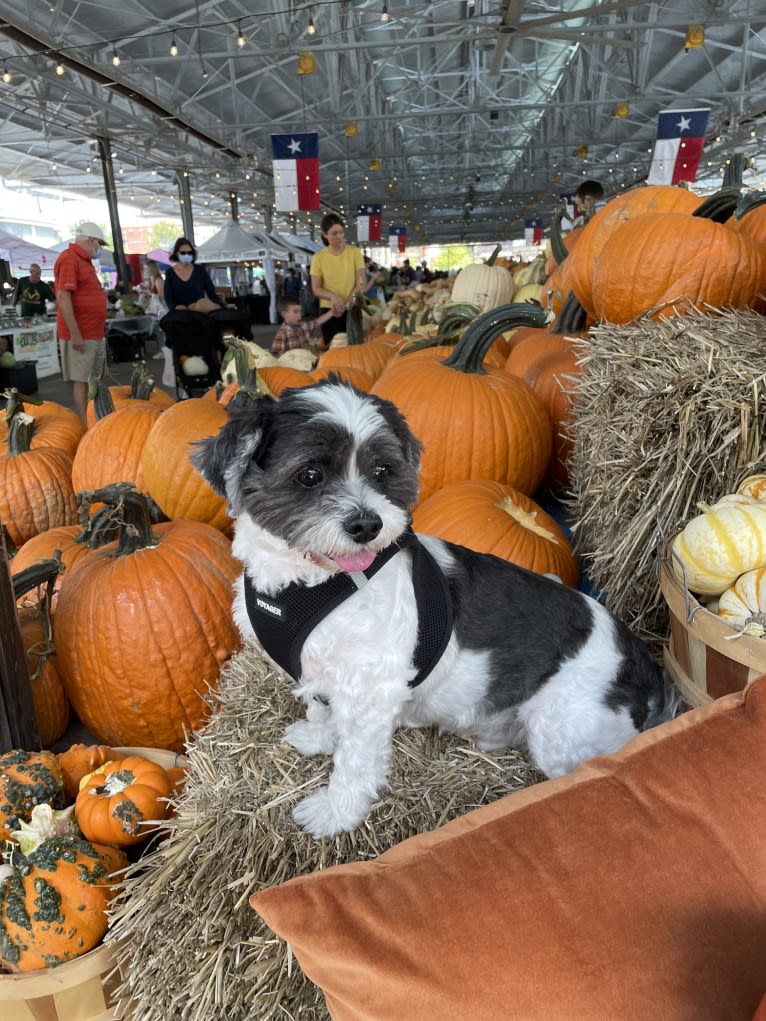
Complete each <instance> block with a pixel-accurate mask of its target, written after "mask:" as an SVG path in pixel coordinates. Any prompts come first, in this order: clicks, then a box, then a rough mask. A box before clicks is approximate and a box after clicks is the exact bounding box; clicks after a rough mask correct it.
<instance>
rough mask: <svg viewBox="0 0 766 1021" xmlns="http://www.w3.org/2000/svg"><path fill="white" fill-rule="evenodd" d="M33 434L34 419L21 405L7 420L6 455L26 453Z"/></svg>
mask: <svg viewBox="0 0 766 1021" xmlns="http://www.w3.org/2000/svg"><path fill="white" fill-rule="evenodd" d="M34 434H35V420H34V418H32V416H31V415H28V414H27V413H26V411H24V408H23V405H22V407H21V408H20V409H19V408H17V409H16V411H15V412H14V413H13V415H12V416H11V419H10V421H9V422H8V454H7V456H8V457H18V455H19V454H26V453H27V451H28V450H29V449H30V448H31V446H32V437H33V436H34Z"/></svg>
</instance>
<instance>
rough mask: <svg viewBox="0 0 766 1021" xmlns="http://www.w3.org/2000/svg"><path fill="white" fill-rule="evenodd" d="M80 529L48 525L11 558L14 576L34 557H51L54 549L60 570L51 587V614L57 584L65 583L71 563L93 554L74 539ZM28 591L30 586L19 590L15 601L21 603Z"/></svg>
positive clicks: (56, 600)
mask: <svg viewBox="0 0 766 1021" xmlns="http://www.w3.org/2000/svg"><path fill="white" fill-rule="evenodd" d="M81 532H82V526H81V525H61V526H60V527H58V528H49V529H47V530H46V531H45V532H40V534H39V535H34V536H32V538H31V539H29V540H28V541H27V542H25V543H24V545H23V546H22V547H21V549H20V550H19V551H18V552H17V553H16V554H15V556H14V557H13V560H12V561H11V569H12V571H13V573H14V575H16V574H18V573H19V572H20V571H23V570H25V569H26V568H27V567H32V565H33V564H35V563H37V561H38V560H41V559H46V558H48V557H52V556H53V554H54V553H55V552H56V551H57V550H58V552H59V553H60V554H61V563H62V565H63V568H64V570H63V571H62V572H61V573H60V574H59V575H58V577H57V578H56V581H55V583H54V586H53V593H52V599H51V613H55V612H56V604H57V602H58V594H59V592H60V591H61V586H62V585H64V584H65V583H66V581H67V579H68V578H69V576H70V574H71V572H72V570H73V569H74V567H75V565H76V564H77V563H79V561H80V560H82V559H83V558H85V557H88V556H90V555H91V554H92V553H93V550H91V549H89V547H88V546H85V545H83V544H82V543H80V542H76V539H77V536H78V535H80V534H81ZM30 591H32V587H31V586H30V589H28V590H27V592H26V593H25V592H21V593H19V602H23V601H24V599H25V598H26V596H27V594H28V592H30Z"/></svg>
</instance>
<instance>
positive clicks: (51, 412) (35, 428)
mask: <svg viewBox="0 0 766 1021" xmlns="http://www.w3.org/2000/svg"><path fill="white" fill-rule="evenodd" d="M16 411H23V412H25V413H26V414H27V415H29V416H30V417H31V418H32V420H33V424H32V433H31V438H30V440H29V449H30V450H38V449H39V448H40V447H57V448H58V449H59V450H66V451H67V452H68V453H69V454H72V456H74V453H75V451H76V450H77V446H78V444H79V442H80V440H81V439H82V437H83V435H84V433H85V423H84V422H83V420H82V419H81V418H80V416H79V415H78V414H77V413H76V412H74V411H71V410H70V409H69V408H65V407H64V405H63V404H57V403H56V402H55V401H43V402H42V403H40V404H33V403H32V402H31V401H30V400H29V399H27V400H26V402H24V401H22V399H21V395H20V394H19V393H18V392H17V391H11V396H10V397H9V399H8V402H7V403H6V406H5V412H4V415H3V418H2V419H1V420H0V455H2V454H5V453H7V450H8V422H9V421H10V419H11V418H12V416H13V415H14V414H15V413H16Z"/></svg>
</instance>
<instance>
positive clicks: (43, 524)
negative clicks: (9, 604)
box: [0, 412, 77, 547]
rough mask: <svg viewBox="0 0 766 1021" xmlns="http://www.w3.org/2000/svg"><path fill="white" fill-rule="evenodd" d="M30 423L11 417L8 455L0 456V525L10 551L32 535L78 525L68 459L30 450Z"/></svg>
mask: <svg viewBox="0 0 766 1021" xmlns="http://www.w3.org/2000/svg"><path fill="white" fill-rule="evenodd" d="M33 429H34V420H33V419H32V418H31V417H30V416H28V415H26V414H24V413H23V412H16V413H15V414H13V416H12V417H11V421H10V425H9V432H8V447H7V453H6V454H4V455H2V456H0V524H2V525H4V526H5V528H6V531H7V532H8V535H9V536H10V539H11V542H12V543H13V544H14V546H17V547H18V546H22V545H23V544H24V543H25V542H26V541H27V539H31V538H32V536H33V535H38V534H39V533H40V532H45V531H46V530H47V529H48V528H56V527H58V526H59V525H73V524H75V522H76V521H77V501H76V499H75V495H74V489H73V488H72V455H71V454H69V453H68V452H67V451H66V450H60V449H59V448H58V447H45V446H41V447H38V448H37V449H36V450H32V449H30V441H31V438H32V432H33Z"/></svg>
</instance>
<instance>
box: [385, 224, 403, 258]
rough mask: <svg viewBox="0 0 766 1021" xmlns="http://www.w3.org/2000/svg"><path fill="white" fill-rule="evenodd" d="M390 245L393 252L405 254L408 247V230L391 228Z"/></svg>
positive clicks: (389, 234) (389, 231) (389, 229)
mask: <svg viewBox="0 0 766 1021" xmlns="http://www.w3.org/2000/svg"><path fill="white" fill-rule="evenodd" d="M388 244H389V247H390V249H391V251H392V252H403V251H404V250H405V248H406V247H407V228H406V227H389V228H388Z"/></svg>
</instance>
